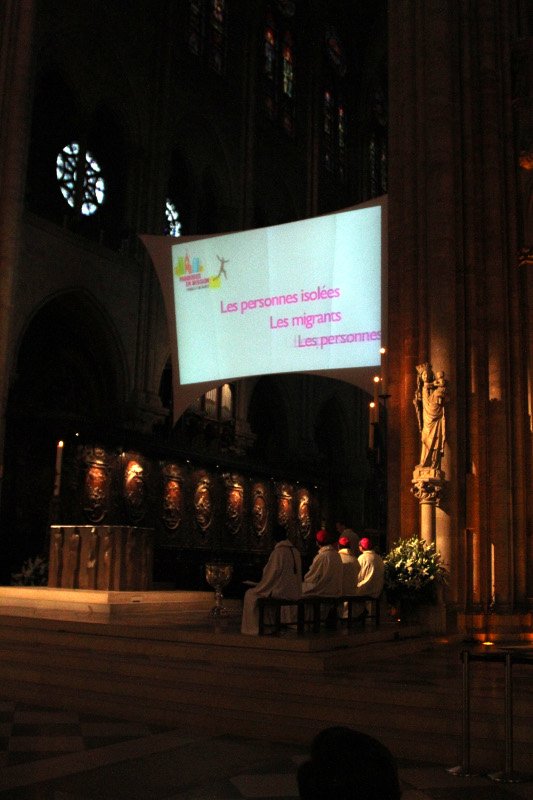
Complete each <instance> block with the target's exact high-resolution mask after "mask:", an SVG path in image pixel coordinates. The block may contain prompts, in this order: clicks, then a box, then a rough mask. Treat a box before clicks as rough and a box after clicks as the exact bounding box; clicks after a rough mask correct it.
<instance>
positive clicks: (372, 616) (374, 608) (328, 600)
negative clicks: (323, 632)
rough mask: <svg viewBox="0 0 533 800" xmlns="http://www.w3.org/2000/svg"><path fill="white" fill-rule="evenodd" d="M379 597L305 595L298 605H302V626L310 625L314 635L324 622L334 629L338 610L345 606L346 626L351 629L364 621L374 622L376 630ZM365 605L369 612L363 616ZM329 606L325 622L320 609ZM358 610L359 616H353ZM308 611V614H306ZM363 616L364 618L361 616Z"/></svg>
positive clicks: (377, 626) (378, 616)
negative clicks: (367, 606)
mask: <svg viewBox="0 0 533 800" xmlns="http://www.w3.org/2000/svg"><path fill="white" fill-rule="evenodd" d="M380 599H381V598H380V597H377V598H376V597H370V596H369V595H363V594H361V595H353V594H348V595H344V594H343V595H340V597H334V596H329V597H326V596H324V595H322V596H320V595H307V596H306V597H302V599H301V600H300V603H301V604H303V605H304V607H305V610H304V615H303V616H304V625H311V626H312V629H313V631H314V632H315V633H318V631H319V630H320V626H321V624H322V622H326V624H327V625H329V626H330V627H332V628H336V627H337V624H338V620H339V614H338V612H339V608H341V607H342V606H344V604H346V605H347V611H348V615H347V617H346V626H347V627H348V628H353V626H354V625H356V624H364V622H365V620H367V619H369V620H374V624H375V627H376V628H379V623H380ZM367 603H368V604H369V605H370V611H369V612H368V613H367V614H365V613H364V612H365V610H367V609H366V605H367ZM325 605H326V606H329V610H328V615H327V618H326V620H322V607H323V606H325ZM356 608H360V611H359V614H354V609H356ZM308 609H309V610H310V613H307V611H308ZM361 615H364V616H361Z"/></svg>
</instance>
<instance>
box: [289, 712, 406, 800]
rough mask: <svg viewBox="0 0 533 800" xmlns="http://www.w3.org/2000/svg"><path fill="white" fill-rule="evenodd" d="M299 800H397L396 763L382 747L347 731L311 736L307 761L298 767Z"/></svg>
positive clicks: (337, 728)
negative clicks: (311, 741)
mask: <svg viewBox="0 0 533 800" xmlns="http://www.w3.org/2000/svg"><path fill="white" fill-rule="evenodd" d="M297 780H298V792H299V795H300V799H301V800H400V798H401V796H402V790H401V788H400V781H399V778H398V769H397V766H396V762H395V760H394V758H393V756H392V753H391V752H390V750H389V749H388V748H387V747H385V745H384V744H382V743H381V742H379V741H378V740H377V739H374V738H373V737H372V736H368V735H367V734H365V733H359V731H354V730H352V729H351V728H346V727H344V726H335V727H332V728H326V729H325V730H323V731H321V732H320V733H319V734H318V735H317V736H315V738H314V740H313V743H312V745H311V758H310V760H309V761H304V763H303V764H301V765H300V766H299V767H298V772H297Z"/></svg>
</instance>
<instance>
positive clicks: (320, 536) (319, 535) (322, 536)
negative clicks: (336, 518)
mask: <svg viewBox="0 0 533 800" xmlns="http://www.w3.org/2000/svg"><path fill="white" fill-rule="evenodd" d="M316 540H317V543H318V544H331V542H332V541H333V539H332V537H331V535H330V534H329V533H328V532H327V531H325V530H320V531H317V532H316Z"/></svg>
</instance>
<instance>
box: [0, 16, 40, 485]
mask: <svg viewBox="0 0 533 800" xmlns="http://www.w3.org/2000/svg"><path fill="white" fill-rule="evenodd" d="M33 15H34V4H33V0H5V2H4V3H2V4H1V6H0V139H1V141H2V148H1V151H0V152H1V161H0V501H1V491H2V477H3V453H4V437H5V414H6V405H7V397H8V392H9V374H10V366H11V358H12V348H13V343H12V342H11V329H12V324H11V323H12V315H13V298H14V291H15V282H16V269H17V263H18V259H19V257H20V241H21V227H22V211H23V199H24V186H25V181H26V154H27V146H28V136H29V128H30V118H29V110H30V101H31V53H32V38H33Z"/></svg>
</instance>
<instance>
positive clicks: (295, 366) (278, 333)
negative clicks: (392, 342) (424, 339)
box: [172, 205, 382, 384]
mask: <svg viewBox="0 0 533 800" xmlns="http://www.w3.org/2000/svg"><path fill="white" fill-rule="evenodd" d="M381 213H382V209H381V207H380V205H375V206H369V207H362V208H356V209H353V210H349V211H343V212H340V213H337V214H331V215H328V216H324V217H317V218H314V219H307V220H302V221H299V222H291V223H288V224H285V225H276V226H274V227H270V228H261V229H257V230H251V231H244V232H241V233H232V234H226V235H223V236H213V237H206V238H201V239H194V240H189V241H184V242H178V243H177V244H175V245H174V246H173V247H172V276H173V285H174V303H175V315H176V326H177V342H178V358H179V381H180V383H181V384H190V383H201V382H205V381H215V380H226V379H231V378H240V377H245V376H248V375H264V374H269V373H280V372H303V371H317V370H328V369H339V368H348V367H352V368H353V367H372V366H378V365H379V364H380V352H379V349H380V346H381V255H382V254H381V241H382V239H381V236H382V233H381V227H382V218H381Z"/></svg>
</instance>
